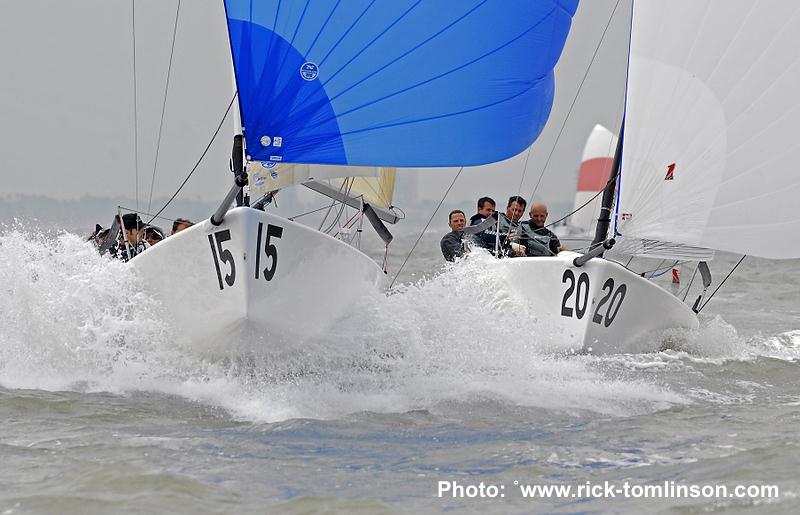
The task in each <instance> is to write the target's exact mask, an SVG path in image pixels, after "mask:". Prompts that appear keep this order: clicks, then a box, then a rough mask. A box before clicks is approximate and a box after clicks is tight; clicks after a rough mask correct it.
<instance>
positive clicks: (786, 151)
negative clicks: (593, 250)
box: [616, 0, 800, 258]
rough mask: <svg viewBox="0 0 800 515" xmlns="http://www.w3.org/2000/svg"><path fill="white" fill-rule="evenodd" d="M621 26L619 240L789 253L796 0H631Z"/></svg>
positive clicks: (799, 39)
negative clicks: (626, 38)
mask: <svg viewBox="0 0 800 515" xmlns="http://www.w3.org/2000/svg"><path fill="white" fill-rule="evenodd" d="M632 23H633V28H632V35H631V45H630V46H631V56H630V69H629V77H628V94H627V100H626V118H625V139H624V149H623V156H622V157H623V158H622V171H621V178H620V185H619V199H618V209H617V213H616V214H617V219H616V223H617V230H618V232H619V233H621V235H622V236H621V239H622V242H623V243H633V240H638V241H639V242H641V241H645V240H654V241H657V242H661V244H662V250H663V245H666V244H670V243H674V244H679V245H676V246H675V247H676V248H675V252H674V253H673V255H677V256H680V255H681V252H680V251H679V248H678V247H679V246H681V245H684V246H690V247H705V248H711V249H719V250H727V251H732V252H737V253H742V254H751V255H756V256H762V257H767V258H793V257H800V209H799V208H800V202H798V200H799V199H800V173H798V167H797V158H798V155H799V154H800V137H798V127H800V52H798V48H800V2H794V1H779V0H712V1H699V0H669V1H667V0H635V2H634V11H633V21H632ZM633 246H635V244H634V245H633Z"/></svg>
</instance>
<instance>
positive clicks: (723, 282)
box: [697, 254, 747, 313]
mask: <svg viewBox="0 0 800 515" xmlns="http://www.w3.org/2000/svg"><path fill="white" fill-rule="evenodd" d="M746 257H747V254H745V255H744V256H742V259H740V260H739V262H738V263H736V264H735V265H734V266H733V268H731V271H730V272H728V275H726V276H725V279H723V280H722V282H721V283H719V286H717V289H716V290H714V291H713V292H712V293H711V295H709V296H708V299H707V300H706V301H705V302H704V303H703V305H702V306H700V309H698V310H697V312H698V313H700V312H701V311H703V308H704V307H706V304H708V303H709V302H711V299H713V298H714V294H716V293H717V292H718V291H719V289H720V288H722V285H723V284H725V281H727V280H728V277H730V276H731V275H733V272H734V271H735V270H736V269H737V268H738V267H739V265H741V264H742V261H744V258H746Z"/></svg>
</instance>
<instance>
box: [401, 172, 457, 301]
mask: <svg viewBox="0 0 800 515" xmlns="http://www.w3.org/2000/svg"><path fill="white" fill-rule="evenodd" d="M463 171H464V167H463V166H462V167H461V168H460V169H459V170H458V173H457V174H456V176H455V177H453V182H451V183H450V186H449V187H448V188H447V191H445V192H444V195H443V196H442V200H440V201H439V205H438V206H436V209H434V210H433V214H431V218H430V219H429V220H428V223H427V224H425V228H424V229H422V232H421V233H419V237H418V238H417V241H415V242H414V246H412V247H411V250H410V251H409V252H408V255H407V256H406V258H405V259H404V260H403V264H402V265H400V269H399V270H398V271H397V274H395V276H394V279H392V282H391V283H390V284H389V288H391V287H392V286H394V283H395V281H397V278H398V277H399V276H400V272H402V271H403V267H405V266H406V263H407V262H408V258H410V257H411V254H413V253H414V249H416V248H417V245H418V244H419V240H421V239H422V236H424V235H425V231H427V230H428V226H430V225H431V222H433V217H435V216H436V213H438V212H439V208H440V207H442V204H443V203H444V199H446V198H447V195H448V194H449V193H450V190H451V189H453V186H454V185H455V183H456V180H458V177H459V176H460V175H461V172H463Z"/></svg>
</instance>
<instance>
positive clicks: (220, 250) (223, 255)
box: [208, 222, 283, 290]
mask: <svg viewBox="0 0 800 515" xmlns="http://www.w3.org/2000/svg"><path fill="white" fill-rule="evenodd" d="M265 232H266V236H264V233H265ZM281 236H283V227H280V226H277V225H272V224H267V230H266V231H264V224H263V223H262V222H259V223H258V234H257V236H256V254H255V256H256V271H255V277H256V279H259V278H260V277H261V276H263V277H264V279H265V280H267V281H271V280H272V278H273V277H274V276H275V270H276V269H277V268H278V249H277V247H275V244H274V241H275V240H274V239H279V238H280V237H281ZM273 238H274V239H273ZM230 239H231V231H230V229H223V230H221V231H217V232H215V233H214V234H209V235H208V243H209V245H210V246H211V256H212V257H213V258H214V268H216V270H217V281H218V282H219V289H220V290H222V289H223V288H225V285H226V284H227V285H228V286H229V287H230V286H233V285H234V284H235V283H236V262H235V260H234V259H233V254H232V253H231V251H230V250H228V249H226V248H225V247H224V244H225V242H228V241H230ZM262 241H263V242H264V248H263V250H262V247H261V242H262ZM262 252H263V253H264V254H265V255H266V260H267V261H266V262H267V263H268V265H267V266H266V267H265V268H264V269H263V270H262V268H261V266H262V256H261V254H262ZM226 267H227V270H224V268H226ZM223 271H224V272H225V276H224V277H223V275H222V273H223Z"/></svg>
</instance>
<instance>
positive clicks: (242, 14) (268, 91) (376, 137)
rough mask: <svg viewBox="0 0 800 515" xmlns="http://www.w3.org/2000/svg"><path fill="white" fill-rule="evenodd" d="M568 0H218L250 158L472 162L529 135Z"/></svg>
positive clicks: (572, 5)
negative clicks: (223, 9) (222, 1)
mask: <svg viewBox="0 0 800 515" xmlns="http://www.w3.org/2000/svg"><path fill="white" fill-rule="evenodd" d="M577 5H578V0H460V1H458V2H453V1H452V0H313V1H312V0H259V1H253V0H225V6H226V11H227V17H228V31H229V35H230V41H231V49H232V54H233V61H234V70H235V74H236V83H237V88H238V91H239V102H240V109H241V115H242V125H243V127H244V129H245V141H246V146H247V154H248V156H249V158H250V159H252V160H257V161H282V162H292V163H317V164H339V165H358V166H401V167H428V166H460V165H464V166H471V165H480V164H485V163H490V162H495V161H500V160H502V159H506V158H508V157H511V156H514V155H516V154H518V153H519V152H521V151H523V150H524V149H526V148H527V147H528V146H530V144H531V143H533V141H534V140H535V139H536V138H537V137H538V135H539V133H540V132H541V131H542V129H543V127H544V125H545V123H546V121H547V118H548V116H549V114H550V109H551V107H552V104H553V96H554V78H553V67H554V66H555V64H556V62H557V61H558V58H559V56H560V55H561V51H562V49H563V47H564V42H565V40H566V37H567V33H568V32H569V27H570V24H571V22H572V16H573V15H574V14H575V10H576V9H577Z"/></svg>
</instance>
